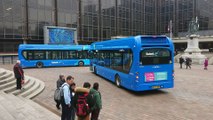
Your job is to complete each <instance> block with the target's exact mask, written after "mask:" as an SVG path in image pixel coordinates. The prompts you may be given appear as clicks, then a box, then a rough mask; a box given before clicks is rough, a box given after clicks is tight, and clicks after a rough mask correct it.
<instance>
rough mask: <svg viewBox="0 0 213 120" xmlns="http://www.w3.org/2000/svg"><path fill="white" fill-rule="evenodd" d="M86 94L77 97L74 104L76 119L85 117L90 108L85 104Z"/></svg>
mask: <svg viewBox="0 0 213 120" xmlns="http://www.w3.org/2000/svg"><path fill="white" fill-rule="evenodd" d="M87 97H88V93H84V94H83V95H79V96H78V98H77V104H76V115H77V116H78V117H86V116H87V115H88V114H89V111H90V108H89V105H88V103H87Z"/></svg>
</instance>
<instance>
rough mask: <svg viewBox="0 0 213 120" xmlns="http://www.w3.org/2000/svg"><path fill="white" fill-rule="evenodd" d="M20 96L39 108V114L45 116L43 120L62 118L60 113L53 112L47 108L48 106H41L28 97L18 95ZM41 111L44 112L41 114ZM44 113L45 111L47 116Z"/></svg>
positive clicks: (27, 102)
mask: <svg viewBox="0 0 213 120" xmlns="http://www.w3.org/2000/svg"><path fill="white" fill-rule="evenodd" d="M18 97H20V99H22V100H23V101H24V102H25V103H26V104H30V105H31V107H33V108H35V109H37V110H39V115H38V116H39V117H41V118H43V119H42V120H60V117H59V116H58V115H56V114H54V113H52V112H51V111H49V110H47V109H46V108H44V107H42V106H40V105H39V104H37V103H36V102H34V101H32V100H29V99H27V98H23V97H21V96H18ZM40 112H41V113H42V114H40ZM44 113H45V116H44Z"/></svg>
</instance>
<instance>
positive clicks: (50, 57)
mask: <svg viewBox="0 0 213 120" xmlns="http://www.w3.org/2000/svg"><path fill="white" fill-rule="evenodd" d="M46 59H47V60H51V59H52V51H46Z"/></svg>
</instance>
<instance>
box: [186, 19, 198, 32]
mask: <svg viewBox="0 0 213 120" xmlns="http://www.w3.org/2000/svg"><path fill="white" fill-rule="evenodd" d="M198 30H199V23H198V18H197V17H196V18H195V19H194V18H192V21H190V22H189V28H188V32H189V33H190V34H191V35H192V34H195V33H196V32H197V31H198Z"/></svg>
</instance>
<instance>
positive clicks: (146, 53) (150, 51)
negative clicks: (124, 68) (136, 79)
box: [139, 48, 173, 87]
mask: <svg viewBox="0 0 213 120" xmlns="http://www.w3.org/2000/svg"><path fill="white" fill-rule="evenodd" d="M172 66H173V63H172V53H171V51H170V50H169V49H167V48H146V49H143V50H141V52H140V67H139V68H140V70H139V73H140V76H143V81H144V82H145V83H148V82H158V81H166V80H169V79H170V77H169V76H172V71H173V67H172ZM162 87H163V86H162Z"/></svg>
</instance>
